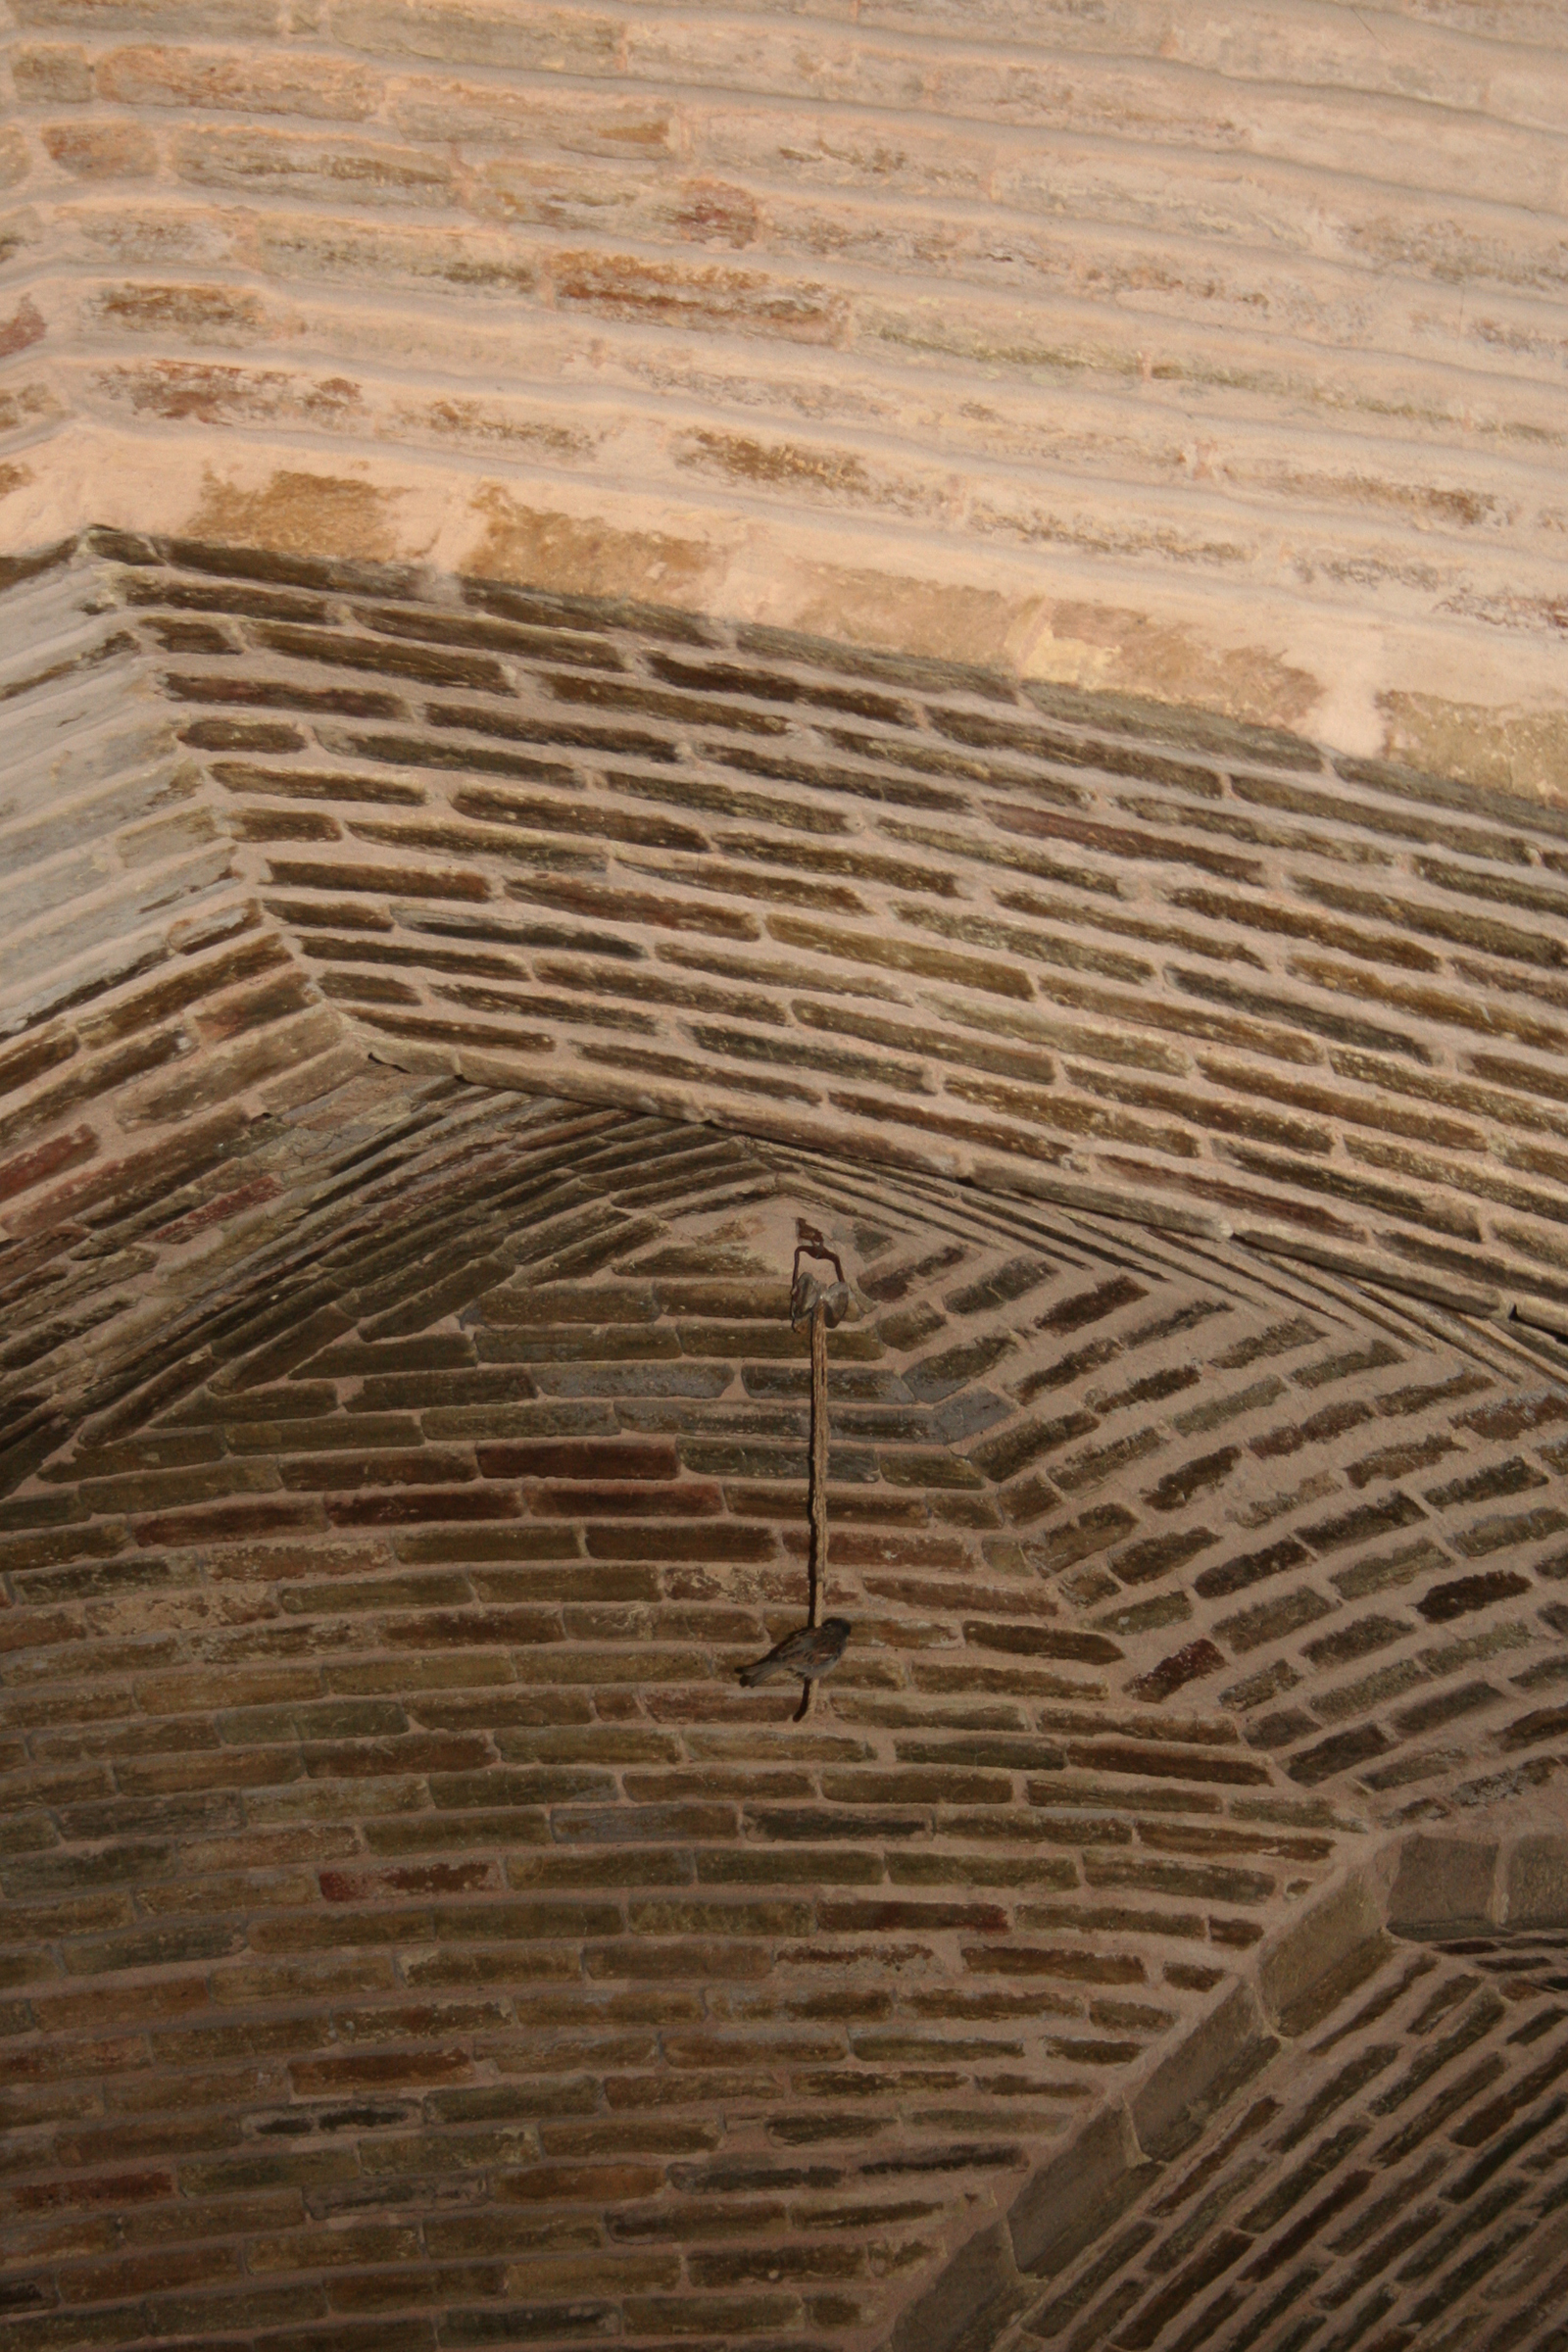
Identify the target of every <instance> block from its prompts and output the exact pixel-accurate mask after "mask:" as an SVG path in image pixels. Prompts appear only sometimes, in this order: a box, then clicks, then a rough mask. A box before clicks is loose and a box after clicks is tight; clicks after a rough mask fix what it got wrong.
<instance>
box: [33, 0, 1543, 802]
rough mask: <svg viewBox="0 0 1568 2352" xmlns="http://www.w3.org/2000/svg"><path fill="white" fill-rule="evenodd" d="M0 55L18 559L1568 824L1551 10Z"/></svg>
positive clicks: (307, 27)
mask: <svg viewBox="0 0 1568 2352" xmlns="http://www.w3.org/2000/svg"><path fill="white" fill-rule="evenodd" d="M0 41H3V43H4V47H5V55H6V63H7V66H8V68H9V76H10V88H11V102H10V115H9V121H8V123H6V124H5V125H4V127H3V128H0V181H3V182H4V185H5V191H6V196H5V203H6V209H5V211H4V214H3V216H0V273H3V277H4V281H5V291H4V292H3V294H0V548H4V549H6V550H10V551H16V550H22V549H34V548H38V547H41V546H43V545H45V544H48V543H51V542H53V541H54V540H56V539H58V538H60V537H62V536H65V535H68V534H70V533H72V532H73V531H75V530H78V529H80V528H82V527H85V526H89V525H93V524H106V523H107V524H114V525H118V526H121V527H126V528H131V529H140V530H152V531H155V532H171V531H172V532H179V533H185V534H187V535H193V536H200V537H204V538H209V539H217V540H221V541H229V542H241V543H245V544H258V545H263V546H269V547H271V548H273V549H283V550H289V551H292V552H294V553H297V554H299V553H305V554H317V553H321V552H329V553H336V554H339V555H345V556H356V557H372V558H375V557H379V558H398V559H405V558H417V559H418V560H421V561H427V562H430V563H432V564H435V565H436V566H437V567H438V568H439V569H441V570H442V571H446V572H466V573H473V574H480V575H483V576H486V577H490V578H495V579H502V580H508V581H511V582H513V583H515V584H525V585H541V584H543V585H548V586H554V587H558V588H559V587H564V588H566V589H568V590H578V591H582V590H586V591H590V592H598V593H627V592H629V593H632V594H635V595H639V596H642V597H645V598H649V599H652V600H654V601H657V602H660V603H662V604H666V605H676V606H679V607H682V608H684V609H686V610H688V611H693V612H699V613H718V614H721V615H724V616H726V617H729V618H740V619H748V620H753V621H762V622H768V623H774V624H782V625H787V626H793V627H799V628H803V629H805V630H807V631H814V632H816V633H819V634H826V635H830V636H834V637H837V638H839V639H849V640H853V641H858V642H862V643H872V644H879V645H883V646H891V647H894V648H898V649H900V650H904V651H913V652H921V653H927V654H929V653H933V652H936V653H956V654H958V655H959V656H961V657H962V658H964V659H967V660H971V661H972V660H981V661H984V662H988V663H991V664H994V665H999V666H1006V667H1010V668H1012V669H1013V670H1015V671H1017V672H1019V673H1021V674H1024V675H1027V676H1033V677H1038V678H1045V679H1050V680H1053V681H1054V682H1056V683H1065V684H1069V685H1075V686H1081V687H1103V688H1107V689H1111V690H1114V691H1118V692H1124V693H1133V694H1140V693H1141V694H1146V695H1150V696H1152V697H1154V698H1156V699H1158V700H1160V701H1162V702H1165V703H1167V704H1171V705H1187V704H1191V705H1197V706H1201V707H1203V708H1207V709H1210V710H1214V711H1221V712H1223V713H1226V714H1228V715H1232V716H1236V717H1242V718H1247V719H1250V720H1253V721H1257V722H1259V723H1266V724H1284V725H1287V726H1290V727H1293V728H1298V729H1300V730H1302V731H1304V732H1306V733H1307V734H1309V735H1311V736H1312V737H1313V738H1314V739H1316V740H1320V741H1325V742H1328V743H1331V744H1333V745H1335V746H1336V747H1337V748H1339V749H1342V750H1346V751H1349V752H1352V753H1356V754H1360V755H1369V756H1377V755H1393V756H1397V757H1399V758H1402V759H1404V760H1408V761H1409V762H1410V763H1411V764H1413V765H1415V766H1417V767H1420V768H1423V769H1427V770H1434V771H1438V772H1443V773H1447V774H1462V775H1465V776H1468V777H1470V778H1472V779H1473V780H1477V781H1481V782H1484V783H1490V784H1495V785H1496V786H1498V787H1499V788H1501V789H1505V790H1506V789H1514V790H1526V791H1530V792H1538V793H1539V792H1544V793H1550V792H1552V791H1557V790H1560V775H1561V767H1562V757H1563V745H1564V740H1565V735H1564V710H1565V702H1568V697H1565V692H1564V685H1563V640H1562V631H1563V625H1564V621H1563V613H1564V607H1563V590H1562V549H1563V532H1564V528H1565V513H1568V511H1565V508H1564V503H1563V496H1562V488H1561V478H1562V464H1563V452H1564V446H1565V436H1568V427H1565V422H1564V407H1563V392H1562V381H1563V362H1564V351H1565V348H1568V346H1565V329H1564V309H1563V292H1564V251H1565V245H1564V233H1565V232H1564V221H1565V218H1568V143H1565V136H1564V131H1563V124H1564V122H1565V121H1568V26H1565V22H1564V18H1563V12H1562V10H1561V8H1560V7H1558V6H1556V5H1554V0H1389V4H1386V5H1382V6H1373V7H1367V8H1362V7H1356V6H1350V5H1340V4H1339V0H1256V5H1253V6H1250V7H1248V8H1247V9H1245V10H1236V9H1226V10H1214V9H1207V8H1194V7H1188V6H1184V5H1179V4H1172V0H1094V5H1088V6H1086V5H1083V4H1082V0H996V4H995V5H976V4H966V5H964V6H961V7H960V6H951V5H948V0H801V4H800V5H795V4H794V0H753V4H752V5H744V4H742V0H737V5H735V6H734V7H732V8H728V9H724V10H720V9H717V8H713V7H710V6H706V5H702V6H690V7H684V8H682V7H660V6H656V5H652V4H644V0H628V4H625V5H603V6H597V5H581V6H569V7H567V6H563V7H554V6H552V7H544V6H533V5H527V4H525V0H286V4H285V0H8V4H7V7H6V9H5V11H4V12H3V16H0Z"/></svg>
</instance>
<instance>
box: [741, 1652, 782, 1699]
mask: <svg viewBox="0 0 1568 2352" xmlns="http://www.w3.org/2000/svg"><path fill="white" fill-rule="evenodd" d="M780 1672H782V1669H781V1668H780V1667H779V1666H778V1665H777V1664H776V1662H775V1661H774V1660H773V1659H772V1658H759V1659H758V1661H757V1663H756V1665H755V1666H743V1667H742V1668H741V1669H740V1680H741V1682H742V1683H744V1685H745V1686H746V1688H747V1690H748V1691H755V1690H756V1688H757V1686H758V1684H759V1683H770V1682H771V1681H772V1680H773V1677H774V1675H775V1674H778V1673H780Z"/></svg>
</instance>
